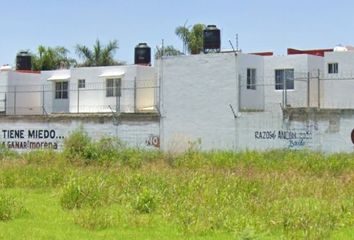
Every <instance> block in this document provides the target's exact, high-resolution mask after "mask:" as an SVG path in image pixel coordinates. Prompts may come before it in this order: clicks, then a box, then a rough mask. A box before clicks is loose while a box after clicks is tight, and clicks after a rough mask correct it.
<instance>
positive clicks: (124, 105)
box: [42, 65, 157, 113]
mask: <svg viewBox="0 0 354 240" xmlns="http://www.w3.org/2000/svg"><path fill="white" fill-rule="evenodd" d="M115 73H123V74H122V76H121V77H119V78H121V97H107V96H106V79H108V78H118V77H117V76H113V75H112V76H110V77H109V76H106V77H102V75H110V74H115ZM66 75H68V76H70V79H68V81H69V96H68V99H66V100H63V99H55V98H54V97H55V94H54V91H55V85H54V84H55V82H56V81H63V80H54V81H52V80H50V81H48V79H49V78H51V77H55V76H58V77H59V78H60V76H66ZM80 79H84V80H85V88H80V89H79V88H78V81H79V80H80ZM42 82H45V85H46V93H45V107H46V110H47V112H48V113H52V112H70V113H78V112H80V113H95V112H112V111H113V112H115V111H116V110H120V112H125V113H129V112H131V113H132V112H134V111H136V110H137V111H153V110H154V108H152V107H153V106H155V105H156V96H155V95H156V84H157V83H156V82H157V80H156V71H155V69H154V68H152V67H147V66H139V65H124V66H111V67H86V68H74V69H71V70H56V71H43V72H42ZM135 86H136V87H137V89H136V90H135ZM117 105H118V106H120V107H119V108H116V106H117Z"/></svg>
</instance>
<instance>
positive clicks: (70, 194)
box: [60, 175, 112, 209]
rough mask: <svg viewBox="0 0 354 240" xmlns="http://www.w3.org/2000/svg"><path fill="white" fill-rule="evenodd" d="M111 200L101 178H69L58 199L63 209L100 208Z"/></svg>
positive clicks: (105, 182) (105, 183)
mask: <svg viewBox="0 0 354 240" xmlns="http://www.w3.org/2000/svg"><path fill="white" fill-rule="evenodd" d="M111 200H112V192H111V188H110V186H109V185H108V184H107V181H106V180H105V178H104V177H103V176H100V175H98V176H89V177H85V176H78V177H75V176H71V177H70V179H69V181H68V182H67V183H66V184H65V185H64V187H63V189H62V194H61V197H60V203H61V206H62V207H63V208H66V209H74V208H82V207H85V206H90V207H100V206H103V205H105V204H108V203H109V202H111Z"/></svg>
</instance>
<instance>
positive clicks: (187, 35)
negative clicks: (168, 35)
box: [175, 23, 205, 54]
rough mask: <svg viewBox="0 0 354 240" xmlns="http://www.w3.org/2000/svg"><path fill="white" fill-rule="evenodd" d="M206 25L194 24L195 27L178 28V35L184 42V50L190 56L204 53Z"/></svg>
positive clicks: (176, 31)
mask: <svg viewBox="0 0 354 240" xmlns="http://www.w3.org/2000/svg"><path fill="white" fill-rule="evenodd" d="M204 29H205V25H204V24H201V23H197V24H194V25H193V27H192V28H191V27H186V25H184V26H179V27H177V28H176V30H175V33H176V35H177V36H178V37H179V38H180V39H181V40H182V42H183V45H184V48H185V49H187V50H188V52H189V53H190V54H199V53H201V52H202V51H203V30H204Z"/></svg>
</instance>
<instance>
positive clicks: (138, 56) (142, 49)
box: [134, 43, 151, 65]
mask: <svg viewBox="0 0 354 240" xmlns="http://www.w3.org/2000/svg"><path fill="white" fill-rule="evenodd" d="M134 63H135V64H141V65H150V63H151V48H150V47H149V46H148V45H147V44H146V43H139V44H138V45H137V46H136V47H135V58H134Z"/></svg>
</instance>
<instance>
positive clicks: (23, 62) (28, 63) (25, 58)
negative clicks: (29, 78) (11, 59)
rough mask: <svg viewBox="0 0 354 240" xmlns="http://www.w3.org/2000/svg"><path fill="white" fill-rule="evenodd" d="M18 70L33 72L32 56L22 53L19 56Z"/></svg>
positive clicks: (17, 61)
mask: <svg viewBox="0 0 354 240" xmlns="http://www.w3.org/2000/svg"><path fill="white" fill-rule="evenodd" d="M16 70H32V56H31V54H29V53H28V52H27V51H21V52H19V53H18V54H17V56H16Z"/></svg>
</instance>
